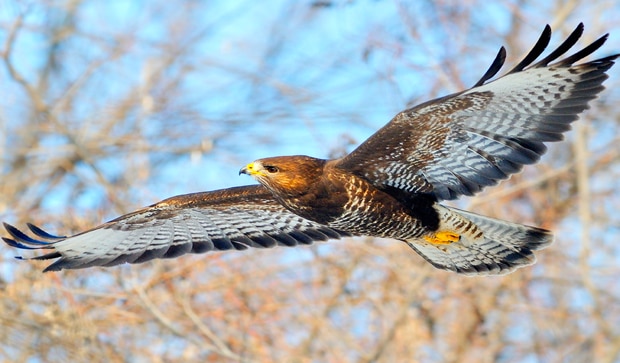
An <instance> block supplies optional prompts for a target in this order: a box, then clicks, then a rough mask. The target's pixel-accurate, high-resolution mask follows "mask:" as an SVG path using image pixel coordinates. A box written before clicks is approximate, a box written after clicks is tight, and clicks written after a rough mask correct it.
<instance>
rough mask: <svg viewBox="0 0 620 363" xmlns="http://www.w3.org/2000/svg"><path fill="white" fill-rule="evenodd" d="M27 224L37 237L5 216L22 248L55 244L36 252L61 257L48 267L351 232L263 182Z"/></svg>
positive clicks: (111, 262) (73, 266)
mask: <svg viewBox="0 0 620 363" xmlns="http://www.w3.org/2000/svg"><path fill="white" fill-rule="evenodd" d="M28 227H29V229H30V231H31V232H32V233H33V234H34V235H35V236H36V237H37V238H33V237H31V236H28V235H27V234H26V233H24V232H22V231H20V230H18V229H17V228H15V227H13V226H11V225H8V224H6V223H5V228H6V230H7V232H8V233H9V234H10V235H11V237H10V238H7V237H3V240H4V241H5V242H6V243H7V244H9V245H10V246H13V247H17V248H21V249H48V250H53V252H51V253H48V254H45V255H42V256H38V257H34V258H33V259H37V260H47V259H56V258H58V260H56V261H55V262H54V263H53V264H51V265H50V266H48V267H47V268H46V269H45V271H58V270H61V269H77V268H84V267H90V266H113V265H117V264H120V263H125V262H127V263H140V262H145V261H148V260H152V259H155V258H173V257H177V256H180V255H183V254H186V253H203V252H208V251H224V250H244V249H247V248H248V247H257V248H269V247H274V246H277V245H280V246H296V245H298V244H311V243H312V242H314V241H325V240H327V239H332V238H334V239H337V238H340V237H342V236H346V235H348V234H347V233H345V232H342V231H338V230H334V229H331V228H328V227H326V226H324V225H321V224H318V223H315V222H312V221H309V220H307V219H304V218H302V217H299V216H297V215H295V214H293V213H291V212H289V211H288V210H286V209H285V208H284V207H282V206H281V205H280V204H279V203H278V202H276V201H275V200H274V199H273V197H272V195H271V193H270V192H269V191H267V190H266V189H265V188H264V187H262V186H260V185H252V186H244V187H236V188H229V189H223V190H219V191H212V192H203V193H194V194H186V195H180V196H176V197H172V198H169V199H166V200H163V201H161V202H159V203H156V204H153V205H151V206H150V207H147V208H144V209H140V210H138V211H135V212H132V213H129V214H126V215H124V216H121V217H119V218H116V219H114V220H112V221H109V222H107V223H104V224H102V225H100V226H98V227H95V228H93V229H91V230H88V231H86V232H82V233H79V234H76V235H74V236H70V237H58V236H53V235H51V234H49V233H47V232H45V231H43V230H42V229H40V228H38V227H36V226H34V225H31V224H29V225H28Z"/></svg>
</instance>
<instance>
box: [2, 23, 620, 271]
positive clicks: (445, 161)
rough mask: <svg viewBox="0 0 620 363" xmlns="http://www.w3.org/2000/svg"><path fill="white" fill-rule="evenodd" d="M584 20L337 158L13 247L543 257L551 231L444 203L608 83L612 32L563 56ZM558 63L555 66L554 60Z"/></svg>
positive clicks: (66, 256)
mask: <svg viewBox="0 0 620 363" xmlns="http://www.w3.org/2000/svg"><path fill="white" fill-rule="evenodd" d="M582 32H583V26H582V25H581V24H580V25H579V26H578V27H577V29H575V31H574V32H573V33H572V34H571V35H570V36H569V37H568V39H567V40H566V41H564V43H562V44H561V45H560V46H559V47H558V48H557V49H556V50H555V51H553V52H552V53H551V54H549V55H548V56H547V57H545V58H544V59H542V60H541V61H539V62H538V63H535V64H532V63H533V62H534V61H535V59H536V58H538V57H539V56H540V55H541V54H542V52H543V51H544V49H545V48H546V46H547V45H548V43H549V40H550V37H551V30H550V28H549V27H548V26H547V27H546V28H545V30H544V32H543V34H542V35H541V37H540V39H539V40H538V42H537V43H536V45H535V46H534V48H533V49H532V50H531V51H530V53H529V54H528V55H527V56H526V57H525V58H524V59H523V60H522V61H521V62H520V63H519V64H517V65H516V66H515V67H514V68H513V69H512V70H511V71H510V72H508V73H507V74H506V75H504V76H503V77H500V78H498V79H496V80H494V81H492V82H488V83H487V81H488V80H489V79H491V78H492V77H493V76H495V74H496V73H497V72H498V71H499V69H500V68H501V66H502V65H503V62H504V58H505V50H504V48H501V49H500V52H499V53H498V55H497V57H496V59H495V61H494V62H493V64H492V65H491V67H490V68H489V69H488V70H487V72H486V73H485V74H484V76H483V77H482V78H481V79H480V81H478V82H477V83H476V85H475V86H474V87H473V88H471V89H469V90H466V91H463V92H459V93H456V94H453V95H449V96H446V97H442V98H439V99H436V100H433V101H429V102H426V103H423V104H421V105H419V106H416V107H414V108H411V109H408V110H405V111H402V112H401V113H399V114H398V115H396V116H395V117H394V118H393V119H392V121H390V122H389V123H388V124H387V125H385V126H384V127H383V128H381V129H380V130H379V131H378V132H377V133H375V134H374V135H373V136H371V137H370V138H369V139H368V140H366V141H365V142H364V143H362V144H361V145H360V146H359V147H358V148H357V149H356V150H354V151H353V152H351V153H350V154H349V155H347V156H345V157H344V158H342V159H338V160H322V159H316V158H312V157H308V156H282V157H273V158H265V159H260V160H256V161H254V162H253V163H250V164H248V165H247V166H246V167H244V168H243V169H241V171H240V173H245V174H248V175H251V176H252V177H254V178H255V179H256V180H257V181H258V182H259V183H260V184H261V185H259V186H246V187H238V188H230V189H225V190H220V191H213V192H205V193H196V194H188V195H183V196H177V197H173V198H170V199H166V200H164V201H162V202H159V203H157V204H154V205H152V206H150V207H147V208H144V209H141V210H138V211H136V212H133V213H130V214H127V215H124V216H121V217H119V218H117V219H115V220H112V221H110V222H107V223H104V224H102V225H101V226H99V227H96V228H94V229H91V230H89V231H86V232H82V233H80V234H77V235H74V236H71V237H57V236H53V235H50V234H48V233H47V232H44V231H42V230H41V229H40V228H38V227H35V226H33V225H30V224H29V225H28V227H29V229H30V230H31V232H33V233H34V234H35V235H36V236H38V237H40V239H35V238H32V237H30V236H28V235H26V234H25V233H23V232H21V231H19V230H18V229H17V228H15V227H12V226H10V225H7V224H5V227H6V229H7V231H8V232H9V234H10V235H11V237H10V238H4V240H5V241H6V242H7V243H8V244H9V245H11V246H14V247H18V248H23V249H51V250H53V252H51V253H49V254H46V255H43V256H39V257H35V259H53V258H58V260H57V261H55V262H54V263H53V264H52V265H50V266H49V267H47V268H46V271H50V270H52V271H53V270H60V269H63V268H83V267H88V266H111V265H116V264H119V263H124V262H128V263H138V262H143V261H147V260H150V259H153V258H170V257H176V256H179V255H182V254H185V253H201V252H206V251H221V250H230V249H238V250H239V249H246V248H248V247H258V248H266V247H273V246H276V245H284V246H294V245H298V244H309V243H312V242H313V241H320V240H328V239H335V238H340V237H342V236H375V237H388V238H393V239H397V240H401V241H404V242H405V243H407V244H408V245H409V246H411V247H412V248H413V249H414V250H415V251H417V252H418V253H419V254H420V255H422V257H424V258H425V259H426V260H427V261H429V262H430V263H431V264H433V265H434V266H436V267H438V268H441V269H446V270H451V271H455V272H458V273H463V274H470V275H484V274H503V273H507V272H510V271H513V270H514V269H515V268H518V267H522V266H525V265H529V264H531V263H533V262H534V260H535V257H534V254H533V251H535V250H539V249H541V248H544V247H546V246H547V245H549V244H550V243H551V241H552V235H551V234H550V232H549V231H546V230H543V229H539V228H535V227H528V226H524V225H520V224H516V223H510V222H506V221H500V220H496V219H493V218H489V217H484V216H480V215H477V214H474V213H471V212H466V211H462V210H458V209H455V208H451V207H447V206H443V205H441V204H439V202H440V201H442V200H449V199H455V198H457V197H459V196H461V195H473V194H475V193H477V192H478V191H480V190H482V189H483V188H484V187H486V186H491V185H495V184H497V183H498V181H499V180H502V179H506V178H508V177H509V176H510V175H511V174H514V173H516V172H518V171H520V170H521V168H522V167H523V165H526V164H533V163H535V162H537V161H538V160H539V158H540V156H541V155H542V154H543V153H544V152H545V150H546V147H545V144H544V143H545V142H550V141H558V140H561V139H562V133H563V132H565V131H567V130H568V129H569V128H570V123H571V122H573V121H575V120H577V118H578V114H580V113H581V112H582V111H584V110H585V109H587V108H588V102H589V101H590V100H592V99H594V98H596V96H597V95H598V93H599V92H601V91H602V90H603V86H602V83H603V81H604V80H605V79H606V78H607V75H606V74H605V72H606V71H607V70H608V69H609V68H610V67H611V66H612V65H613V64H614V62H613V61H614V60H615V59H616V58H617V57H618V56H619V55H618V54H616V55H612V56H609V57H606V58H601V59H598V60H594V61H590V62H587V63H583V64H579V65H573V64H574V63H575V62H577V61H579V60H581V59H582V58H584V57H586V56H588V55H589V54H591V53H592V52H594V51H595V50H596V49H598V48H599V47H600V46H601V45H603V43H604V42H605V40H606V39H607V35H605V36H603V37H601V38H599V39H598V40H597V41H595V42H593V43H592V44H590V45H589V46H587V47H585V48H584V49H583V50H581V51H579V52H577V53H575V54H573V55H572V56H569V57H567V58H564V59H562V60H559V61H556V60H557V58H559V57H560V56H561V55H562V54H564V53H566V52H567V51H568V50H569V49H570V48H571V47H572V46H574V45H575V44H576V42H577V40H578V39H579V37H580V36H581V34H582ZM551 62H555V63H551Z"/></svg>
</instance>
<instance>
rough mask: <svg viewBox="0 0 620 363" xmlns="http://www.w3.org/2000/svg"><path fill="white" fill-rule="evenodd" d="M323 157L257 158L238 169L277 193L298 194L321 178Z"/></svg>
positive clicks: (323, 163)
mask: <svg viewBox="0 0 620 363" xmlns="http://www.w3.org/2000/svg"><path fill="white" fill-rule="evenodd" d="M325 163H326V161H325V160H323V159H317V158H311V157H309V156H303V155H295V156H278V157H272V158H264V159H258V160H256V161H254V162H251V163H249V164H248V165H246V166H245V167H243V168H241V170H239V174H247V175H250V176H251V177H253V178H254V179H256V180H257V181H258V182H259V183H261V184H262V185H264V186H265V187H267V188H268V189H270V190H271V191H272V192H274V193H276V194H279V195H282V196H284V195H288V196H293V195H299V194H303V193H305V192H306V191H307V189H308V188H309V187H310V186H311V185H312V184H313V183H315V182H316V181H317V180H318V179H320V178H321V176H322V174H323V166H324V165H325Z"/></svg>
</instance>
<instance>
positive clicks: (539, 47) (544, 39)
mask: <svg viewBox="0 0 620 363" xmlns="http://www.w3.org/2000/svg"><path fill="white" fill-rule="evenodd" d="M550 41H551V27H550V26H549V24H547V25H545V29H544V30H543V32H542V34H540V38H538V41H537V42H536V44H534V47H533V48H532V50H530V52H529V53H528V54H527V55H526V56H525V58H523V60H522V61H521V62H519V63H518V64H517V65H516V66H515V67H514V68H513V69H511V70H510V72H508V74H511V73H517V72H521V71H522V70H523V69H525V67H527V66H529V65H530V64H532V62H533V61H535V60H536V58H538V57H539V56H540V55H541V54H542V52H544V51H545V48H547V45H549V42H550Z"/></svg>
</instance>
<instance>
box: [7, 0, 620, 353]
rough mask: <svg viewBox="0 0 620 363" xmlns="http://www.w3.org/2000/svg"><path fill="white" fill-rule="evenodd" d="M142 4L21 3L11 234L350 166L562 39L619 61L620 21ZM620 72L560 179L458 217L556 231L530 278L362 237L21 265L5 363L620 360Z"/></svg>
mask: <svg viewBox="0 0 620 363" xmlns="http://www.w3.org/2000/svg"><path fill="white" fill-rule="evenodd" d="M122 3H123V4H122V5H121V2H109V3H108V2H97V1H89V0H82V1H75V0H74V1H58V2H47V1H29V2H20V1H14V2H10V1H9V2H5V3H3V4H2V5H0V62H1V63H2V69H1V70H0V80H1V81H2V84H3V91H4V92H3V96H4V97H3V98H2V99H0V130H2V132H1V133H0V146H1V149H0V150H2V153H1V154H0V173H1V174H0V175H1V182H0V217H1V218H0V219H2V220H6V221H8V222H11V223H15V224H23V223H25V222H28V221H34V222H37V223H43V224H45V225H46V226H47V227H50V229H51V230H55V231H59V232H60V233H70V232H76V231H80V230H84V229H86V228H89V227H92V226H94V225H96V224H99V223H100V222H102V221H103V220H105V219H109V218H112V217H114V216H116V215H118V214H120V213H123V212H128V211H131V210H133V209H136V208H138V207H140V206H143V205H146V204H150V203H152V202H155V201H157V200H160V199H163V198H164V197H168V196H171V195H174V194H180V193H186V192H191V191H196V190H201V189H202V190H209V189H216V188H220V187H226V186H230V185H232V183H238V184H242V183H249V182H250V181H249V180H244V179H239V180H237V179H234V180H233V179H231V178H232V176H233V175H235V174H236V171H237V170H238V169H239V167H240V166H242V165H244V163H245V162H248V161H251V160H253V159H256V158H258V157H262V156H267V155H278V154H293V153H308V154H311V155H315V156H319V157H327V156H329V155H330V154H331V155H339V154H343V153H345V152H348V151H350V150H352V148H353V147H354V146H355V145H356V144H357V143H359V142H361V141H362V140H363V139H364V138H365V137H367V136H369V135H370V134H371V133H372V132H374V131H375V130H376V129H378V128H379V127H380V126H382V125H383V124H384V123H386V122H387V121H388V120H389V119H390V118H391V116H393V115H394V114H395V113H396V112H398V111H399V110H401V109H403V108H404V107H405V105H406V104H408V103H410V104H415V103H418V102H422V101H425V100H428V99H430V98H433V97H437V96H441V95H445V94H448V93H450V92H455V91H458V90H461V89H464V88H466V87H469V86H471V85H473V84H474V83H475V81H476V80H477V79H478V78H479V77H480V76H481V75H482V73H483V72H484V70H485V69H486V66H487V65H488V64H489V62H490V61H491V60H492V58H493V56H494V55H495V52H496V51H497V49H498V48H499V46H500V45H506V46H507V49H508V62H512V63H514V62H516V61H518V60H519V57H522V56H523V55H524V54H525V53H526V52H527V50H528V49H529V47H530V46H531V44H532V42H533V40H535V39H536V37H537V36H538V33H539V32H540V31H541V30H542V28H543V26H544V24H546V23H549V24H551V25H552V27H553V29H554V31H555V33H554V34H555V35H554V41H555V42H559V41H560V40H561V38H562V35H566V34H567V33H568V32H569V31H570V30H572V29H573V28H574V26H575V25H576V24H577V23H578V22H580V21H583V22H584V23H585V24H586V30H587V31H586V33H585V35H584V38H586V39H585V40H584V43H585V42H587V41H588V40H593V39H594V38H595V37H597V36H600V35H601V34H603V33H606V32H610V33H611V37H610V40H609V42H608V44H606V46H605V47H604V48H603V50H602V51H600V53H603V54H601V55H608V54H611V53H612V52H618V51H619V50H620V25H618V24H619V23H618V22H617V16H618V15H619V12H620V9H619V8H618V7H617V4H615V2H614V1H611V0H609V1H597V2H592V1H589V2H587V1H555V2H547V3H544V4H541V3H540V2H535V1H527V0H519V1H504V2H499V3H498V2H495V3H492V4H488V3H487V2H483V1H469V2H451V1H436V2H392V1H362V0H357V1H309V2H289V3H287V2H284V3H268V4H265V3H263V2H256V3H255V2H242V1H239V2H222V3H221V4H215V3H211V2H191V1H187V2H180V3H172V2H166V1H151V2H145V3H144V4H141V6H140V7H138V6H137V5H130V4H126V3H125V2H122ZM224 3H225V4H224ZM259 3H260V4H259ZM618 74H619V73H618V70H617V69H615V68H614V69H612V71H611V77H610V79H609V80H608V81H607V83H606V86H607V88H608V89H607V90H606V91H605V92H604V94H603V95H602V97H601V98H600V99H599V100H598V101H596V102H594V105H593V107H592V109H591V110H589V111H588V112H587V113H586V114H585V116H584V117H582V119H581V120H580V121H578V122H577V123H576V127H575V130H574V131H573V132H571V133H570V134H569V135H568V138H567V141H565V142H563V143H558V144H555V145H553V146H552V147H551V148H550V150H549V152H548V154H547V155H546V156H545V157H544V158H543V161H542V162H541V163H540V164H538V165H536V166H532V167H527V168H526V169H525V171H524V172H523V173H521V174H519V175H516V176H514V177H513V178H511V179H510V180H509V181H506V182H504V183H502V184H501V185H500V186H498V187H496V188H492V189H489V190H487V191H485V192H484V193H482V194H481V195H479V196H477V197H475V198H469V199H464V200H461V201H459V202H457V203H458V204H460V205H462V206H466V207H467V208H469V209H472V210H477V211H479V212H480V213H483V214H488V215H494V216H496V217H500V218H504V219H510V220H514V221H519V222H523V223H529V224H533V225H541V226H543V227H546V228H550V229H553V230H555V232H556V242H555V244H554V245H552V246H551V247H550V248H548V249H547V250H545V251H544V252H543V253H541V254H539V256H540V258H539V262H538V264H537V265H535V266H533V267H531V268H527V269H522V270H519V271H517V272H516V273H513V274H511V275H508V276H505V277H498V278H464V277H461V276H456V275H455V274H451V273H447V272H443V271H438V270H435V269H434V268H432V267H431V266H429V265H428V264H426V263H425V262H424V261H422V260H421V259H420V258H419V257H418V256H417V255H415V254H414V253H413V252H411V251H409V248H408V247H407V246H406V245H404V244H402V243H398V242H395V241H386V240H364V239H351V240H346V241H338V242H328V243H324V244H319V245H316V246H313V247H309V248H299V249H294V250H289V249H285V248H280V249H274V250H269V251H251V252H250V251H248V252H245V253H228V254H211V255H199V256H186V257H182V258H178V259H175V260H166V261H156V262H151V263H146V264H143V265H134V266H119V267H116V268H110V269H89V270H83V271H63V272H61V273H48V274H41V273H40V270H41V269H42V268H43V266H44V265H42V264H40V263H34V262H32V263H25V262H19V261H16V260H14V259H13V258H12V256H14V254H15V251H13V250H10V249H8V248H4V249H2V254H1V255H0V268H1V269H0V271H1V272H0V278H1V280H0V283H1V286H2V290H1V291H2V293H1V295H0V324H1V325H2V327H3V328H2V329H0V340H1V341H2V342H4V344H2V345H0V359H1V360H3V361H15V362H18V361H27V360H40V361H49V362H60V361H63V362H64V361H93V362H97V361H111V362H125V361H149V362H150V361H153V362H176V361H218V362H219V361H227V362H262V361H290V362H342V361H350V362H398V361H407V362H467V361H480V362H520V361H544V362H582V361H593V362H594V361H596V362H614V361H618V360H620V328H619V327H620V302H619V300H620V285H619V284H618V283H617V281H616V280H617V278H616V277H617V276H618V275H620V267H619V266H620V264H619V263H618V261H619V259H620V257H619V256H620V250H619V249H618V247H617V246H618V244H617V243H616V241H617V240H618V238H619V237H620V217H619V216H618V214H617V213H615V211H616V210H618V208H620V183H618V182H617V180H618V179H619V177H620V163H619V162H620V148H618V146H617V145H618V143H619V142H620V139H619V137H618V135H620V132H619V131H620V130H619V128H620V113H619V112H618V110H617V105H618V104H620V91H618V89H620V88H618V87H616V86H617V85H618V83H619V81H620V77H619V76H618ZM326 146H327V147H326Z"/></svg>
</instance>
